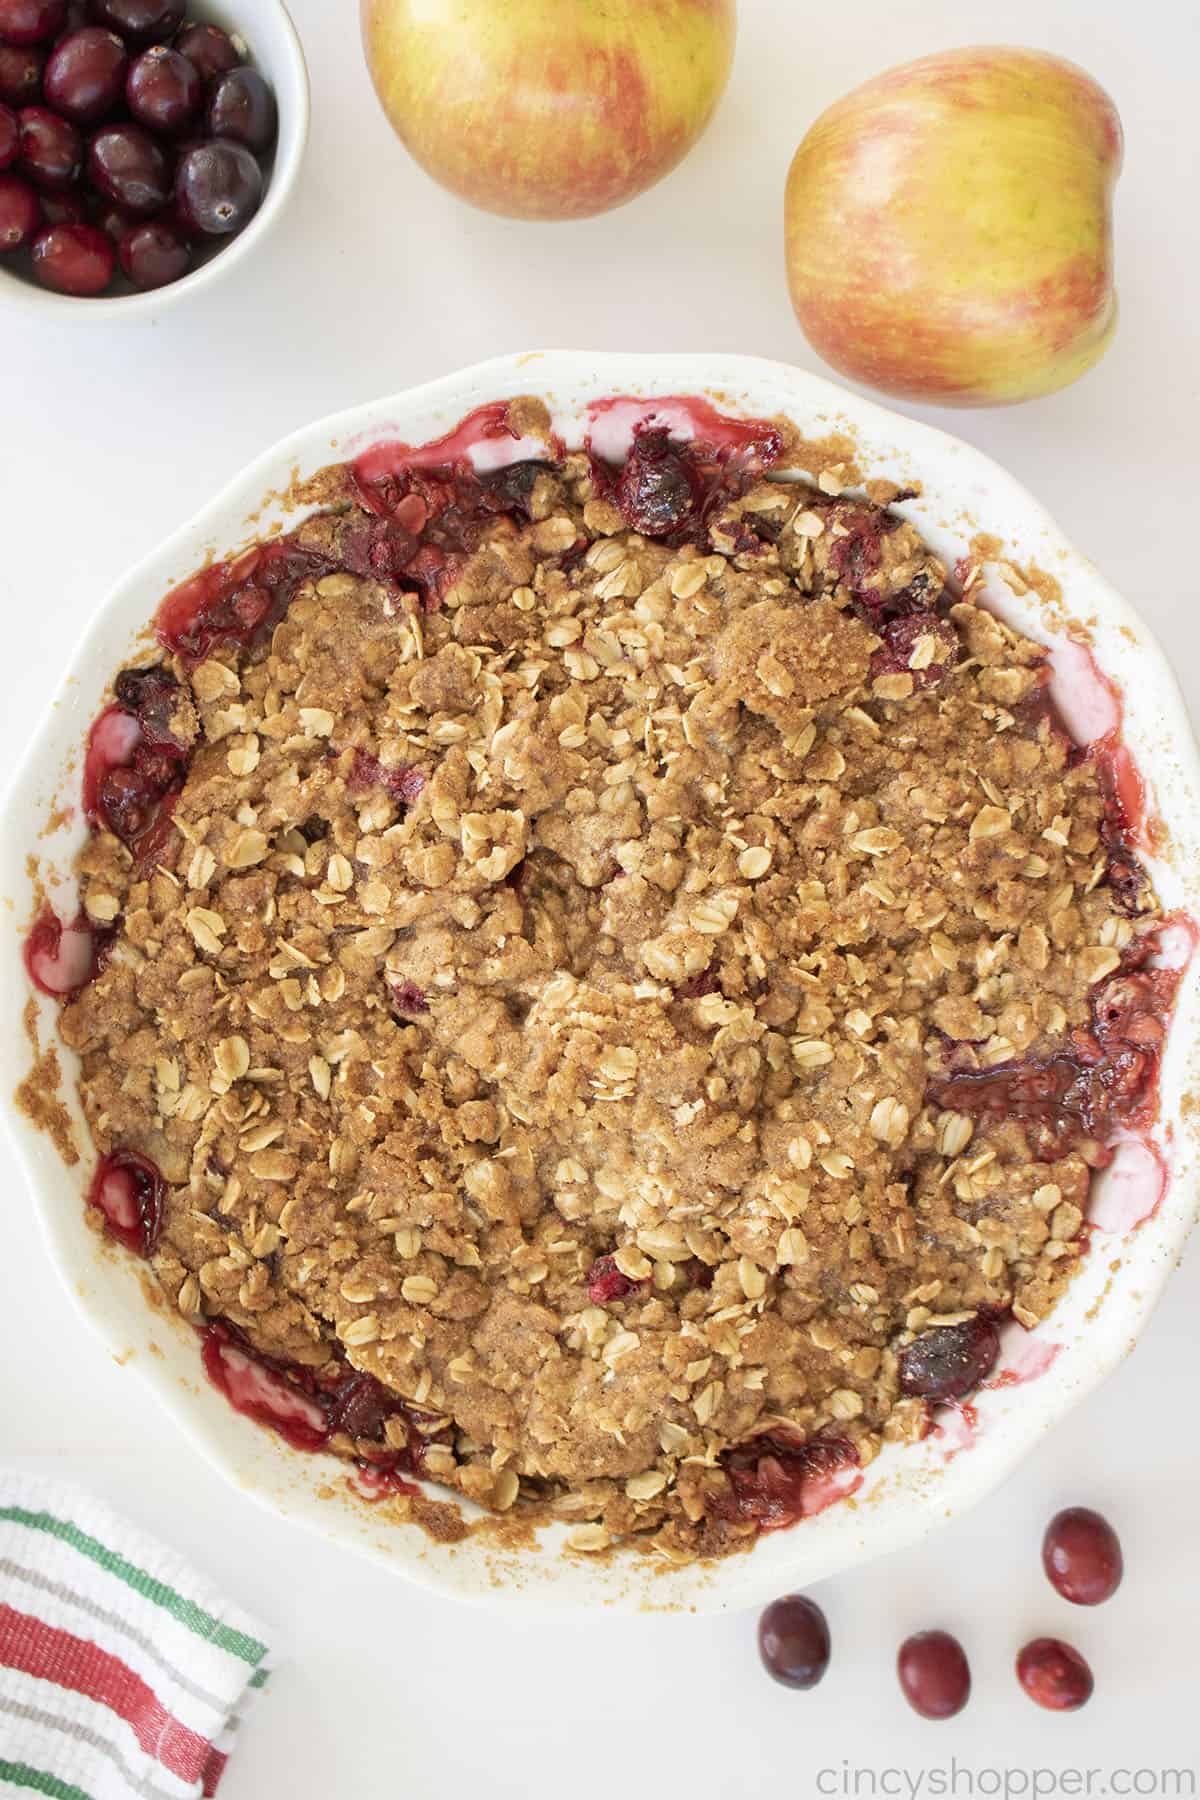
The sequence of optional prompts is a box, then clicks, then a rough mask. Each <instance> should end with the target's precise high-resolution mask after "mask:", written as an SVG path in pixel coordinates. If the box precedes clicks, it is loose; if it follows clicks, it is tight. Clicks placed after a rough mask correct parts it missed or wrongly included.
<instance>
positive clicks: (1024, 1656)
mask: <svg viewBox="0 0 1200 1800" xmlns="http://www.w3.org/2000/svg"><path fill="white" fill-rule="evenodd" d="M1017 1680H1018V1681H1019V1682H1020V1684H1021V1686H1022V1687H1023V1688H1024V1689H1025V1692H1026V1693H1027V1694H1028V1695H1029V1698H1030V1699H1031V1700H1036V1701H1037V1703H1038V1705H1039V1706H1044V1707H1045V1708H1046V1710H1047V1711H1048V1712H1077V1711H1078V1710H1079V1708H1080V1707H1081V1706H1086V1704H1087V1702H1088V1701H1089V1700H1090V1699H1091V1697H1092V1689H1093V1687H1094V1686H1095V1682H1094V1681H1093V1679H1092V1671H1091V1670H1090V1669H1089V1668H1088V1666H1087V1664H1086V1663H1085V1662H1084V1660H1083V1658H1082V1656H1080V1654H1079V1652H1078V1650H1073V1649H1072V1648H1071V1646H1070V1644H1064V1643H1063V1641H1062V1639H1061V1638H1048V1637H1046V1638H1034V1640H1033V1642H1032V1643H1031V1644H1026V1646H1025V1648H1024V1649H1023V1650H1022V1651H1021V1653H1020V1655H1019V1656H1018V1657H1017Z"/></svg>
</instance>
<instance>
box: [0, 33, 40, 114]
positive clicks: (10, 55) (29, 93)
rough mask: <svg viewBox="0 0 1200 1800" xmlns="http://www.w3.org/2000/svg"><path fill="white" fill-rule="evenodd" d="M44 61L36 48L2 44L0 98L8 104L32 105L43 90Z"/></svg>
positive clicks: (0, 55)
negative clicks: (27, 48) (21, 47)
mask: <svg viewBox="0 0 1200 1800" xmlns="http://www.w3.org/2000/svg"><path fill="white" fill-rule="evenodd" d="M42 63H43V58H42V57H41V56H40V55H39V53H38V52H37V51H36V50H23V49H20V48H19V47H18V46H17V45H16V44H0V100H3V101H4V103H5V105H7V106H32V105H33V104H34V102H35V101H36V100H38V99H39V98H40V96H41V92H42Z"/></svg>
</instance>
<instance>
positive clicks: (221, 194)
mask: <svg viewBox="0 0 1200 1800" xmlns="http://www.w3.org/2000/svg"><path fill="white" fill-rule="evenodd" d="M307 131H308V76H307V70H306V67H305V63H304V55H303V52H302V50H301V48H300V42H299V39H298V38H297V35H296V32H295V28H294V27H293V25H292V22H291V20H290V18H289V17H288V14H287V12H286V10H285V8H284V7H283V6H282V5H281V4H280V3H279V0H235V4H234V5H232V6H226V5H225V4H224V3H223V0H222V3H221V4H215V5H210V4H208V3H207V0H0V299H3V300H9V301H15V302H18V303H20V302H24V303H25V304H28V305H33V306H38V307H41V308H43V309H47V308H49V307H50V306H53V307H54V308H55V310H56V311H57V312H58V313H59V314H60V315H61V314H65V313H66V312H68V311H71V310H74V311H75V312H76V313H82V312H83V310H84V309H83V307H81V306H79V305H77V304H76V303H77V302H80V301H86V302H87V307H88V310H89V311H91V312H93V313H94V312H95V311H96V310H97V309H98V308H99V309H102V310H105V311H107V312H110V313H111V312H112V311H113V310H114V309H117V310H120V311H121V312H122V313H128V312H134V311H137V310H139V309H140V310H144V309H145V308H147V307H148V306H159V305H161V304H162V302H163V301H164V300H166V299H168V298H171V297H174V296H175V295H177V294H182V293H183V292H184V290H185V289H186V290H187V291H188V292H191V291H193V290H195V289H197V288H199V287H202V286H204V285H205V284H206V283H207V282H209V281H211V280H213V279H214V278H215V277H216V276H217V275H218V273H220V272H222V271H226V270H229V269H231V268H232V266H233V263H234V260H235V258H237V257H239V256H244V255H245V254H246V253H247V252H248V251H249V250H250V249H251V248H252V246H253V245H254V244H255V243H257V242H259V241H260V239H261V238H262V237H263V235H264V234H265V232H266V231H267V230H268V229H269V228H270V225H271V222H272V220H273V219H275V218H277V217H278V215H279V213H280V211H281V209H282V207H283V205H284V203H285V202H286V200H287V197H288V194H289V192H290V191H291V188H292V187H293V185H294V182H295V177H296V173H297V171H298V169H299V166H300V161H301V157H302V155H303V150H304V143H305V139H306V136H307Z"/></svg>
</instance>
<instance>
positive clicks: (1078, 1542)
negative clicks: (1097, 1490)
mask: <svg viewBox="0 0 1200 1800" xmlns="http://www.w3.org/2000/svg"><path fill="white" fill-rule="evenodd" d="M1042 1567H1043V1568H1044V1569H1045V1571H1046V1578H1047V1580H1048V1581H1049V1582H1050V1585H1051V1586H1052V1587H1054V1588H1057V1590H1058V1592H1059V1593H1060V1594H1061V1595H1062V1597H1063V1599H1064V1600H1069V1601H1070V1602H1071V1603H1072V1605H1073V1606H1099V1605H1100V1604H1101V1602H1102V1601H1105V1600H1111V1599H1112V1596H1113V1595H1114V1594H1115V1593H1116V1591H1117V1589H1118V1588H1119V1587H1120V1585H1121V1576H1122V1575H1123V1574H1124V1571H1125V1563H1124V1559H1123V1557H1122V1555H1121V1540H1120V1538H1119V1537H1118V1536H1117V1534H1116V1532H1115V1531H1114V1530H1113V1528H1112V1526H1111V1525H1110V1524H1109V1522H1108V1520H1107V1519H1105V1518H1102V1517H1101V1516H1100V1514H1099V1513H1097V1512H1092V1510H1091V1508H1090V1507H1087V1506H1068V1507H1067V1508H1065V1510H1064V1511H1063V1512H1060V1513H1055V1515H1054V1517H1053V1518H1052V1519H1051V1521H1050V1523H1049V1525H1047V1527H1046V1535H1045V1537H1044V1538H1043V1539H1042Z"/></svg>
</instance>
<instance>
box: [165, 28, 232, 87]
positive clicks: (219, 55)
mask: <svg viewBox="0 0 1200 1800" xmlns="http://www.w3.org/2000/svg"><path fill="white" fill-rule="evenodd" d="M175 48H176V49H177V50H178V51H179V52H180V54H181V55H183V56H186V57H187V59H188V61H189V62H190V63H191V65H192V67H193V68H194V69H195V70H196V73H197V74H198V75H199V77H200V79H201V81H212V80H214V79H215V77H216V76H218V75H224V74H225V73H226V71H227V70H229V69H236V68H237V66H238V64H239V63H240V62H241V60H242V59H241V57H240V56H239V55H238V53H237V51H236V50H235V49H234V46H233V42H232V40H231V39H230V38H229V37H228V36H227V35H226V33H225V32H223V31H222V30H221V29H220V27H219V26H217V25H185V26H184V28H183V30H182V31H181V32H180V34H179V36H178V37H177V38H176V39H175Z"/></svg>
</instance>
